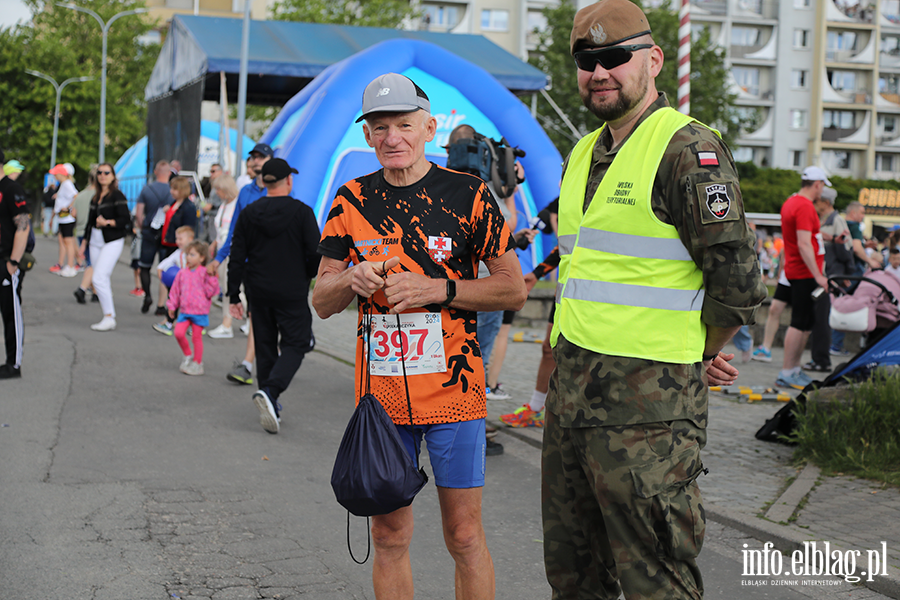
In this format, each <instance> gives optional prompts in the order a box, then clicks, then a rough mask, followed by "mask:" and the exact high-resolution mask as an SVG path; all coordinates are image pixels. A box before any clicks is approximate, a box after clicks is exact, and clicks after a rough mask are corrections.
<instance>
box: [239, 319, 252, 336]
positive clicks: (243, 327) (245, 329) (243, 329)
mask: <svg viewBox="0 0 900 600" xmlns="http://www.w3.org/2000/svg"><path fill="white" fill-rule="evenodd" d="M241 333H243V334H244V335H250V319H247V321H246V322H245V323H244V324H243V325H241Z"/></svg>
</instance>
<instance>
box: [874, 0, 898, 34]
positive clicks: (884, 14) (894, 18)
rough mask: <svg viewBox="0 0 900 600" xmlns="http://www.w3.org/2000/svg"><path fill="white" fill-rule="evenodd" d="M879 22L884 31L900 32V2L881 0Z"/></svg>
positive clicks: (896, 0)
mask: <svg viewBox="0 0 900 600" xmlns="http://www.w3.org/2000/svg"><path fill="white" fill-rule="evenodd" d="M879 20H880V23H881V27H882V28H883V29H887V30H891V29H893V30H900V0H881V11H880V14H879Z"/></svg>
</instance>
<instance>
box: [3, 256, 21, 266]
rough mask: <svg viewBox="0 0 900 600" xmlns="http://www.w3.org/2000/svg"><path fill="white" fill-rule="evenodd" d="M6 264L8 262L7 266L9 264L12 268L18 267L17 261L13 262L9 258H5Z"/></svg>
mask: <svg viewBox="0 0 900 600" xmlns="http://www.w3.org/2000/svg"><path fill="white" fill-rule="evenodd" d="M6 262H8V263H9V264H11V265H12V266H14V267H18V266H19V261H17V260H13V259H11V258H7V259H6Z"/></svg>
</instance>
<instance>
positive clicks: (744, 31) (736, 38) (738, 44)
mask: <svg viewBox="0 0 900 600" xmlns="http://www.w3.org/2000/svg"><path fill="white" fill-rule="evenodd" d="M776 32H777V28H776V27H766V26H759V25H745V24H742V25H734V26H732V28H731V45H730V48H729V54H730V57H731V60H753V61H757V60H760V61H773V62H774V61H775V59H776V58H777V50H778V36H777V34H776Z"/></svg>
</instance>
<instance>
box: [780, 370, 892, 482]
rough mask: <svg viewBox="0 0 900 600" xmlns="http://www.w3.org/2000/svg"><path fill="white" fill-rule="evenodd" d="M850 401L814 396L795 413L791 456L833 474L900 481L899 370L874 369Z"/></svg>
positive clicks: (854, 390) (855, 390) (855, 388)
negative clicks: (893, 372) (826, 399)
mask: <svg viewBox="0 0 900 600" xmlns="http://www.w3.org/2000/svg"><path fill="white" fill-rule="evenodd" d="M848 396H849V400H847V401H843V402H842V401H838V400H833V401H831V402H829V403H822V402H816V401H814V400H813V399H811V400H810V401H808V402H807V403H806V406H805V407H803V408H800V409H799V410H798V411H797V412H796V417H797V428H796V430H795V432H794V434H793V435H792V436H791V437H792V439H793V441H795V442H796V443H797V450H796V458H800V459H807V460H810V461H812V462H813V463H815V464H816V465H818V466H819V467H820V468H821V469H823V470H825V471H828V472H832V473H835V472H836V473H844V474H852V475H856V476H858V477H864V478H866V479H874V480H877V481H883V482H886V483H889V484H891V485H900V374H896V373H895V374H885V373H883V372H881V371H876V372H875V373H874V374H873V376H872V378H871V379H869V380H867V381H863V382H860V383H858V384H854V385H853V386H852V387H851V392H850V393H849V394H848Z"/></svg>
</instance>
